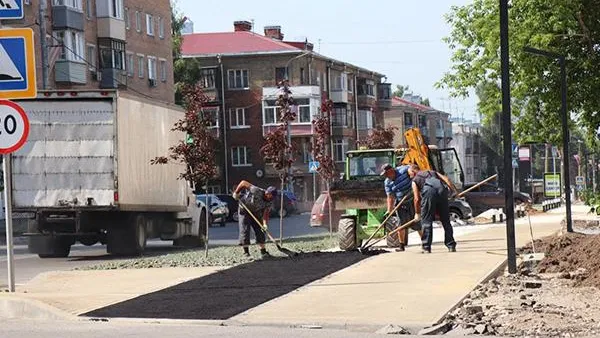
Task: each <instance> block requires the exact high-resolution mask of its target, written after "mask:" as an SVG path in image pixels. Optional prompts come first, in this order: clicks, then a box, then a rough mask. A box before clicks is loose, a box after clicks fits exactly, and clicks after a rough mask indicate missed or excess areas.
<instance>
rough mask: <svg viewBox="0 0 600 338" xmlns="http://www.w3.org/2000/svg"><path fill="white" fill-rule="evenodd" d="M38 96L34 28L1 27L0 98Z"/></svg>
mask: <svg viewBox="0 0 600 338" xmlns="http://www.w3.org/2000/svg"><path fill="white" fill-rule="evenodd" d="M36 96H37V87H36V77H35V50H34V44H33V30H32V29H31V28H8V29H0V99H8V100H11V99H30V98H35V97H36Z"/></svg>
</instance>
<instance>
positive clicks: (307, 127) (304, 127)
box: [263, 123, 314, 136]
mask: <svg viewBox="0 0 600 338" xmlns="http://www.w3.org/2000/svg"><path fill="white" fill-rule="evenodd" d="M278 127H279V125H264V126H263V136H264V135H267V134H268V133H269V132H271V131H272V130H274V129H277V128H278ZM313 134H314V131H313V128H312V123H310V124H293V123H292V124H291V126H290V135H292V136H312V135H313Z"/></svg>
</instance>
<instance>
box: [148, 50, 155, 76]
mask: <svg viewBox="0 0 600 338" xmlns="http://www.w3.org/2000/svg"><path fill="white" fill-rule="evenodd" d="M148 78H149V79H150V80H156V58H155V57H154V56H148Z"/></svg>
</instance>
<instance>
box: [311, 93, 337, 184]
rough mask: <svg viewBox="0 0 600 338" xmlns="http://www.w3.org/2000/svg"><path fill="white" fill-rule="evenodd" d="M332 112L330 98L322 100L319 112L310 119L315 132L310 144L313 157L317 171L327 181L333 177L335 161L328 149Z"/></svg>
mask: <svg viewBox="0 0 600 338" xmlns="http://www.w3.org/2000/svg"><path fill="white" fill-rule="evenodd" d="M332 112H333V102H332V101H331V100H327V101H324V102H323V103H322V104H321V109H320V114H319V115H317V116H316V117H315V118H314V119H313V121H312V123H313V128H314V132H315V137H314V139H313V144H312V151H313V157H314V159H315V160H316V161H317V162H319V168H318V169H317V172H318V173H319V175H321V177H323V178H324V179H325V180H327V181H329V180H331V179H333V178H334V177H335V163H334V162H333V157H332V155H331V154H330V151H329V149H328V147H329V145H330V144H331V128H330V126H331V114H332Z"/></svg>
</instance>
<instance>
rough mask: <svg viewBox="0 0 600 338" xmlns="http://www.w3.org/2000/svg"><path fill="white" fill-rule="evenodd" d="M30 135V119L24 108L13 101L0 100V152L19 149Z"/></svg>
mask: <svg viewBox="0 0 600 338" xmlns="http://www.w3.org/2000/svg"><path fill="white" fill-rule="evenodd" d="M28 135H29V119H28V118H27V115H26V114H25V111H24V110H23V108H21V107H20V106H19V105H18V104H16V103H14V102H12V101H4V100H0V154H9V153H12V152H15V151H17V150H19V148H21V147H22V146H23V144H25V141H27V136H28Z"/></svg>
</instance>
